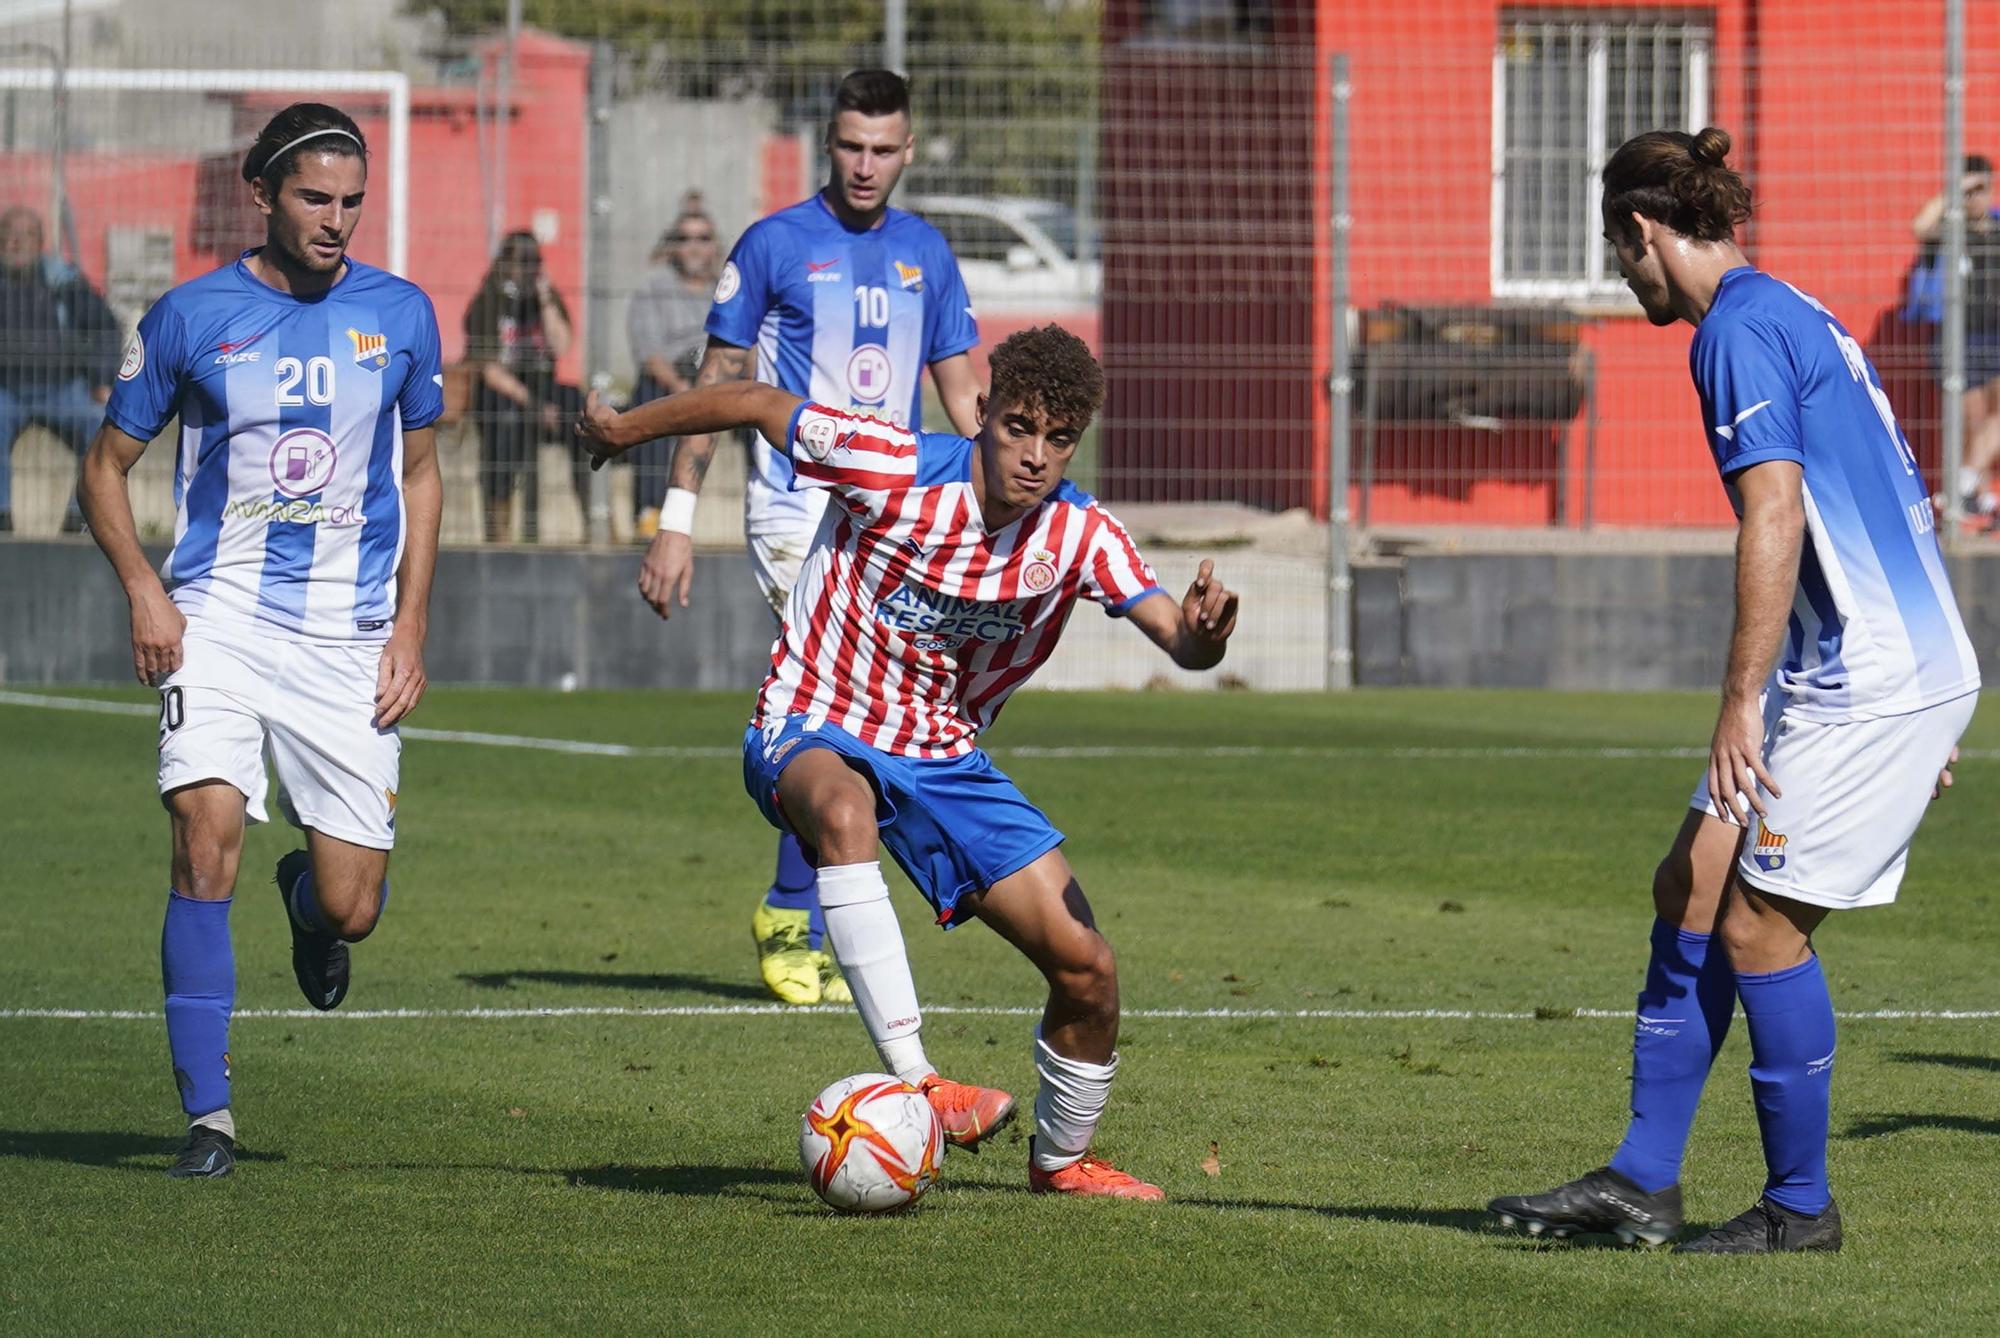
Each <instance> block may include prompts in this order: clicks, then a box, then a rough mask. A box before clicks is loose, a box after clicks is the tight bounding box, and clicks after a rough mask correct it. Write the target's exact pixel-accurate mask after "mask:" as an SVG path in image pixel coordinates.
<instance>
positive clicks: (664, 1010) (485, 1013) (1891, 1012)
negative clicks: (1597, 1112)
mask: <svg viewBox="0 0 2000 1338" xmlns="http://www.w3.org/2000/svg"><path fill="white" fill-rule="evenodd" d="M923 1011H924V1012H926V1013H929V1014H931V1015H933V1016H943V1015H951V1016H956V1017H1040V1016H1041V1014H1042V1010H1041V1008H1040V1007H1038V1006H1021V1007H1001V1006H990V1005H979V1004H938V1005H935V1006H933V1005H929V1004H926V1005H925V1006H924V1010H923ZM852 1012H853V1010H852V1009H849V1008H842V1007H838V1006H831V1005H828V1006H821V1007H815V1008H794V1007H789V1006H787V1005H785V1004H682V1005H677V1006H665V1007H651V1008H626V1007H620V1006H617V1005H603V1006H591V1005H580V1006H577V1007H569V1008H351V1009H347V1010H344V1011H337V1012H332V1013H321V1012H317V1011H315V1010H313V1009H310V1008H243V1009H238V1010H237V1011H236V1013H235V1014H234V1016H235V1017H238V1018H255V1019H280V1020H283V1021H288V1022H289V1021H317V1020H319V1019H321V1018H325V1019H328V1020H330V1021H334V1022H339V1021H348V1022H384V1021H401V1020H410V1021H419V1022H423V1021H454V1022H457V1021H465V1022H506V1021H516V1020H526V1019H543V1018H569V1017H624V1018H649V1017H793V1016H806V1017H847V1016H850V1015H851V1013H852ZM165 1016H166V1014H164V1013H162V1012H158V1011H156V1010H151V1009H136V1008H0V1021H18V1020H32V1021H66V1022H157V1021H159V1020H161V1019H162V1018H164V1017H165ZM1124 1016H1125V1017H1127V1018H1143V1019H1148V1020H1154V1021H1174V1020H1202V1021H1221V1022H1276V1021H1309V1022H1533V1021H1536V1020H1538V1019H1537V1018H1536V1015H1535V1014H1534V1013H1533V1012H1525V1013H1522V1012H1502V1011H1497V1010H1486V1009H1469V1008H1296V1009H1294V1008H1128V1009H1126V1010H1125V1012H1124ZM1631 1016H1632V1010H1631V1009H1629V1008H1579V1009H1576V1010H1575V1011H1574V1012H1572V1013H1565V1014H1561V1015H1558V1016H1557V1017H1554V1018H1546V1019H1541V1020H1546V1021H1556V1022H1560V1021H1564V1020H1567V1019H1568V1018H1572V1017H1574V1018H1585V1019H1605V1018H1618V1019H1623V1018H1629V1017H1631ZM1838 1017H1839V1018H1840V1020H1841V1021H1843V1022H1990V1021H1993V1020H1995V1019H2000V1008H1969V1009H1966V1008H1876V1009H1867V1010H1863V1011H1860V1012H1853V1013H1841V1014H1838Z"/></svg>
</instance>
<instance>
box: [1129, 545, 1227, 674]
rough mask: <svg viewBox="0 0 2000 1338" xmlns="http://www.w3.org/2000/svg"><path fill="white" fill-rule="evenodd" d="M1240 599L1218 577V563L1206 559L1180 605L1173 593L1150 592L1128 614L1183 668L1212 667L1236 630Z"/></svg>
mask: <svg viewBox="0 0 2000 1338" xmlns="http://www.w3.org/2000/svg"><path fill="white" fill-rule="evenodd" d="M1237 602H1238V601H1237V596H1236V592H1235V591H1234V590H1231V589H1229V588H1228V587H1227V586H1225V585H1224V584H1223V583H1222V582H1221V581H1218V580H1216V579H1215V564H1214V563H1213V562H1210V561H1209V560H1208V559H1206V558H1204V559H1202V563H1201V566H1200V568H1199V569H1198V570H1197V571H1196V572H1195V578H1194V580H1193V582H1191V583H1190V584H1189V585H1188V588H1187V594H1185V595H1183V596H1182V597H1181V601H1180V603H1179V604H1175V603H1174V600H1173V597H1172V596H1170V595H1164V594H1156V595H1148V596H1147V597H1146V598H1145V599H1142V600H1140V601H1139V602H1138V603H1137V604H1134V605H1133V606H1132V609H1131V612H1130V613H1128V614H1127V615H1126V616H1127V617H1128V618H1130V619H1131V620H1132V622H1133V623H1135V624H1137V626H1138V628H1139V630H1140V631H1142V632H1144V633H1145V634H1146V636H1147V637H1148V638H1150V639H1151V641H1152V642H1153V644H1154V645H1156V646H1158V647H1159V648H1160V649H1161V650H1163V651H1165V652H1166V653H1167V655H1168V656H1169V657H1170V658H1172V660H1173V662H1174V663H1175V664H1177V665H1179V666H1180V667H1181V668H1183V669H1213V668H1214V667H1215V666H1216V665H1218V664H1221V663H1222V657H1223V655H1224V654H1225V653H1226V652H1227V651H1228V649H1229V637H1230V634H1231V633H1232V632H1234V631H1235V630H1236V609H1237Z"/></svg>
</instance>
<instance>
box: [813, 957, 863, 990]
mask: <svg viewBox="0 0 2000 1338" xmlns="http://www.w3.org/2000/svg"><path fill="white" fill-rule="evenodd" d="M813 960H814V961H815V962H817V963H818V964H819V1001H820V1002H821V1003H830V1004H851V1003H853V1002H854V994H853V992H852V991H850V990H849V989H848V988H847V977H845V976H843V975H841V974H840V963H839V962H836V961H834V960H833V954H832V953H830V952H828V951H826V950H825V949H824V948H819V949H815V950H814V952H813Z"/></svg>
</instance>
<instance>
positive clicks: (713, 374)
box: [667, 343, 751, 492]
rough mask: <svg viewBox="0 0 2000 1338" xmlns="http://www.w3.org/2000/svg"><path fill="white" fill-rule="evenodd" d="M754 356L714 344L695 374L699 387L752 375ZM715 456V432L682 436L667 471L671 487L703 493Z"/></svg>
mask: <svg viewBox="0 0 2000 1338" xmlns="http://www.w3.org/2000/svg"><path fill="white" fill-rule="evenodd" d="M750 356H751V355H750V350H749V349H747V348H737V347H735V346H734V345H732V344H718V343H711V344H710V345H709V346H708V351H707V352H706V353H705V354H703V355H702V359H701V370H700V371H699V372H696V373H695V378H694V384H695V389H697V390H699V389H700V388H701V387H703V386H713V385H720V384H722V383H723V382H725V381H741V380H743V379H745V378H746V377H748V376H749V375H750ZM714 458H715V438H714V437H713V436H712V435H711V436H700V437H682V438H681V441H680V445H679V446H677V447H676V448H675V449H674V462H673V465H672V466H671V468H670V469H669V470H668V472H667V484H668V486H669V487H674V488H685V489H686V490H687V491H689V492H700V491H701V481H702V479H703V478H704V477H706V476H707V474H708V464H709V461H711V460H713V459H714Z"/></svg>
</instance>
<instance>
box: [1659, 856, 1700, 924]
mask: <svg viewBox="0 0 2000 1338" xmlns="http://www.w3.org/2000/svg"><path fill="white" fill-rule="evenodd" d="M1693 893H1694V863H1693V861H1691V860H1690V859H1689V858H1688V857H1687V855H1686V854H1684V853H1682V852H1680V851H1678V850H1677V851H1674V852H1672V853H1670V854H1669V855H1668V856H1667V857H1666V858H1665V859H1663V860H1661V861H1660V863H1659V867H1657V868H1655V869H1654V870H1653V909H1654V910H1655V911H1656V912H1658V914H1659V917H1660V918H1661V919H1662V920H1666V921H1668V922H1669V923H1672V924H1679V923H1680V921H1681V914H1682V912H1683V911H1684V910H1685V909H1686V907H1687V904H1688V898H1689V897H1690V896H1692V895H1693Z"/></svg>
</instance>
